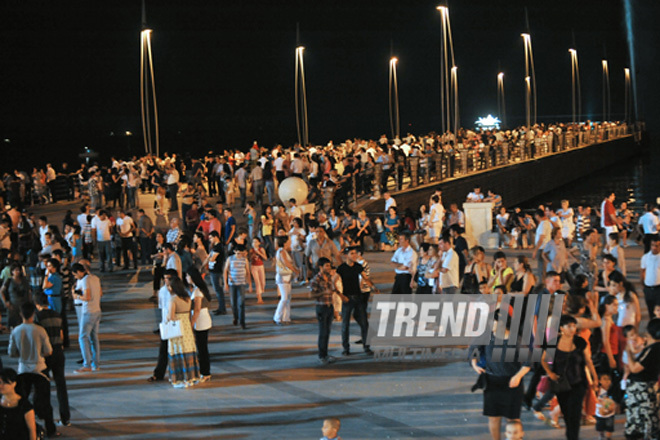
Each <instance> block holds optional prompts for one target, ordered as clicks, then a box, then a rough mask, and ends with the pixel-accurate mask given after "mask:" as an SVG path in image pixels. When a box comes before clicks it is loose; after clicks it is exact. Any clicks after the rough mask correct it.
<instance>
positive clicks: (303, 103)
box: [295, 28, 309, 146]
mask: <svg viewBox="0 0 660 440" xmlns="http://www.w3.org/2000/svg"><path fill="white" fill-rule="evenodd" d="M296 40H297V41H296V43H297V46H296V76H295V89H296V90H295V99H296V129H297V130H298V143H299V144H300V145H303V146H305V145H307V144H308V143H309V122H308V120H307V88H306V86H305V64H304V62H303V52H304V51H305V47H304V46H302V45H301V44H300V30H299V29H298V28H296Z"/></svg>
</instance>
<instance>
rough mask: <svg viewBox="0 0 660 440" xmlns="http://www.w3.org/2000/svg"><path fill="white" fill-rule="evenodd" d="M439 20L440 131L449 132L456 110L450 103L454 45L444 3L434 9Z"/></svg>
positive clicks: (454, 104) (446, 7)
mask: <svg viewBox="0 0 660 440" xmlns="http://www.w3.org/2000/svg"><path fill="white" fill-rule="evenodd" d="M436 9H437V10H438V11H439V12H440V18H441V33H442V37H441V44H440V112H441V115H442V131H443V133H444V132H446V130H449V128H450V126H451V120H452V107H454V109H456V108H457V106H456V103H453V105H452V102H451V94H452V86H451V76H450V67H449V66H455V64H456V62H455V61H454V43H453V40H452V34H451V22H450V21H449V7H448V6H447V3H446V2H442V3H440V5H438V6H437V7H436Z"/></svg>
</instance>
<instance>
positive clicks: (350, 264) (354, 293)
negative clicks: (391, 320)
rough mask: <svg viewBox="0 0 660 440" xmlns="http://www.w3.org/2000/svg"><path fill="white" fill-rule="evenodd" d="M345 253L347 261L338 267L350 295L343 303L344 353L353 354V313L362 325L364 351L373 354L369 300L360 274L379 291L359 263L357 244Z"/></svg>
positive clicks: (346, 293) (344, 287)
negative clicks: (368, 336) (351, 329)
mask: <svg viewBox="0 0 660 440" xmlns="http://www.w3.org/2000/svg"><path fill="white" fill-rule="evenodd" d="M344 253H345V254H346V262H344V263H342V264H341V265H340V266H339V267H338V268H337V274H338V275H339V276H340V277H341V283H342V286H343V289H344V295H346V296H347V297H348V301H346V302H345V303H344V304H342V310H341V317H342V323H341V342H342V346H343V347H344V351H343V352H342V355H344V356H349V355H350V354H351V352H350V343H349V341H348V336H349V324H350V322H351V315H353V318H354V319H355V321H357V323H358V325H359V326H360V330H361V334H362V344H363V346H364V352H365V353H366V354H368V355H372V354H373V351H371V349H370V348H369V345H367V331H368V330H369V322H368V319H367V301H365V296H364V295H363V294H362V288H361V287H360V284H361V281H360V276H362V282H364V283H366V284H368V285H369V286H370V287H371V288H372V289H373V291H374V293H379V292H378V289H377V288H376V286H374V283H373V282H372V281H371V280H370V279H369V277H368V276H367V275H366V274H365V273H364V267H362V265H360V264H358V263H357V260H358V259H359V258H360V255H359V254H358V251H357V246H353V247H349V248H346V250H345V251H344Z"/></svg>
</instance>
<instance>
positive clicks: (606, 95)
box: [602, 59, 612, 121]
mask: <svg viewBox="0 0 660 440" xmlns="http://www.w3.org/2000/svg"><path fill="white" fill-rule="evenodd" d="M602 65H603V121H609V120H610V119H611V115H610V112H611V111H612V104H611V98H610V68H609V65H608V63H607V60H606V59H603V60H602Z"/></svg>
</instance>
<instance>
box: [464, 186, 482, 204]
mask: <svg viewBox="0 0 660 440" xmlns="http://www.w3.org/2000/svg"><path fill="white" fill-rule="evenodd" d="M483 200H484V195H483V193H482V192H481V188H479V187H476V188H474V191H472V192H471V193H470V194H468V196H467V199H466V200H465V201H466V202H467V203H480V202H483Z"/></svg>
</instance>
